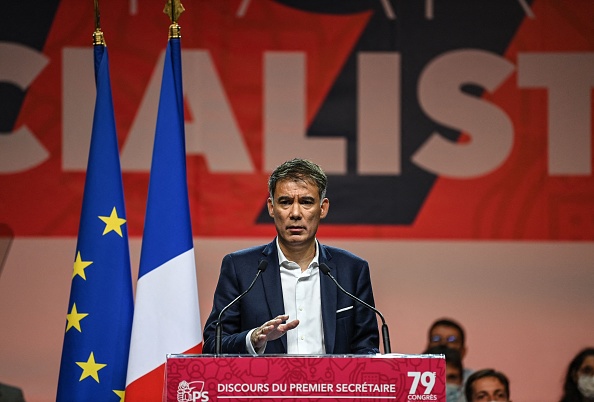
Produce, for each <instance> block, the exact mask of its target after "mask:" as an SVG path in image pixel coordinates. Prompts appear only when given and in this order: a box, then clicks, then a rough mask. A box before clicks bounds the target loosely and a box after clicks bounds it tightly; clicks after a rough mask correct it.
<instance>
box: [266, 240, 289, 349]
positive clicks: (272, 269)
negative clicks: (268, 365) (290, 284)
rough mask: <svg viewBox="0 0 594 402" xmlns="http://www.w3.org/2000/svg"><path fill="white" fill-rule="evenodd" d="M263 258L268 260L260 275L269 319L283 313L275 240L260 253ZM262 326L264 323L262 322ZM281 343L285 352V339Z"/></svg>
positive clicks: (284, 337) (283, 306) (282, 338)
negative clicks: (269, 314) (266, 266)
mask: <svg viewBox="0 0 594 402" xmlns="http://www.w3.org/2000/svg"><path fill="white" fill-rule="evenodd" d="M262 254H263V255H264V257H265V258H266V259H267V260H268V268H267V269H266V271H264V272H263V273H262V282H263V284H264V296H265V299H266V303H267V304H268V309H269V310H270V313H271V314H272V317H271V318H274V317H276V316H279V315H281V314H284V313H285V305H284V303H283V289H282V285H281V279H280V267H279V265H278V251H277V250H276V240H273V241H272V243H269V244H268V245H267V246H266V247H265V248H264V251H262ZM262 324H264V321H262ZM281 342H282V344H283V347H284V348H285V353H286V351H287V337H286V336H283V337H281Z"/></svg>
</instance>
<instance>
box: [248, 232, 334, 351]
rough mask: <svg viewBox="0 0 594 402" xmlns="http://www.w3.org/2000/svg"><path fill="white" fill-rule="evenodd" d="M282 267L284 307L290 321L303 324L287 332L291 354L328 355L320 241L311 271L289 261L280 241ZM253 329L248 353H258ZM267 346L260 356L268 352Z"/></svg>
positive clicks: (310, 264) (288, 348)
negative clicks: (323, 309) (324, 326)
mask: <svg viewBox="0 0 594 402" xmlns="http://www.w3.org/2000/svg"><path fill="white" fill-rule="evenodd" d="M276 247H277V250H278V260H279V266H280V277H281V285H282V289H283V304H284V307H285V314H286V315H288V316H289V319H288V320H287V321H293V320H295V319H297V320H299V325H298V326H297V328H294V329H292V330H290V331H288V332H287V333H286V335H285V336H286V337H287V354H300V355H311V354H314V355H315V354H324V353H325V351H326V348H325V346H324V329H323V327H322V300H321V296H320V270H319V269H318V259H319V246H318V242H317V241H316V253H315V256H314V258H313V260H312V261H311V262H310V263H309V266H308V267H307V269H306V270H305V271H303V272H301V267H300V266H299V265H298V264H297V263H295V262H293V261H289V260H287V258H286V257H285V255H284V254H283V252H282V251H281V248H280V246H279V244H278V238H277V240H276ZM253 331H254V330H251V331H250V332H249V333H248V334H247V337H246V345H247V348H248V352H250V353H252V354H256V351H255V350H254V348H253V345H252V343H251V341H250V339H251V334H252V332H253ZM265 348H266V347H264V348H262V350H259V351H258V353H259V354H262V353H264V350H265Z"/></svg>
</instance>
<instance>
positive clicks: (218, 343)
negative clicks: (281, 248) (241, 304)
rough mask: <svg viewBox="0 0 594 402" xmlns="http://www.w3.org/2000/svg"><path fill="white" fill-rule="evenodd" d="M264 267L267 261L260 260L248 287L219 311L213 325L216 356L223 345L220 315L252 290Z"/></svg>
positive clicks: (264, 269)
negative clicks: (256, 271)
mask: <svg viewBox="0 0 594 402" xmlns="http://www.w3.org/2000/svg"><path fill="white" fill-rule="evenodd" d="M266 267H268V261H266V260H262V261H260V264H259V265H258V273H257V274H256V276H255V277H254V280H253V281H252V283H251V284H250V286H248V288H247V289H246V290H245V292H243V293H242V294H240V295H239V296H237V297H236V298H235V299H233V301H232V302H231V303H229V304H227V305H226V306H225V308H223V309H222V310H221V312H220V313H219V318H218V319H217V322H216V326H215V354H216V355H217V356H218V355H220V354H221V350H222V348H223V345H222V342H223V341H222V338H223V327H222V325H221V317H222V316H223V314H224V313H225V311H227V310H228V309H229V307H231V306H232V305H234V304H235V303H237V302H238V301H239V300H240V299H241V298H242V297H243V296H245V295H246V294H247V293H248V292H249V291H250V290H252V288H253V287H254V284H255V283H256V280H257V279H258V277H259V276H260V274H261V273H262V272H264V271H266Z"/></svg>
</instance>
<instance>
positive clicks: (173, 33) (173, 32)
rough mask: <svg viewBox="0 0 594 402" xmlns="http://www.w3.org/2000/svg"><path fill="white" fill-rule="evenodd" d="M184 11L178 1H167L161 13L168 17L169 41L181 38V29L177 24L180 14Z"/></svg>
mask: <svg viewBox="0 0 594 402" xmlns="http://www.w3.org/2000/svg"><path fill="white" fill-rule="evenodd" d="M184 11H185V9H184V6H183V5H182V4H181V3H180V1H179V0H167V3H165V9H164V10H163V12H164V13H165V14H167V15H168V16H169V19H170V20H171V25H170V26H169V39H173V38H178V39H179V38H181V33H180V31H181V27H180V26H179V24H178V23H177V20H178V19H179V16H180V15H181V13H183V12H184Z"/></svg>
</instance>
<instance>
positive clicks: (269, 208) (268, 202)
mask: <svg viewBox="0 0 594 402" xmlns="http://www.w3.org/2000/svg"><path fill="white" fill-rule="evenodd" d="M266 205H267V206H268V215H270V217H271V218H274V205H273V204H272V198H270V197H268V200H267V201H266Z"/></svg>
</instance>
